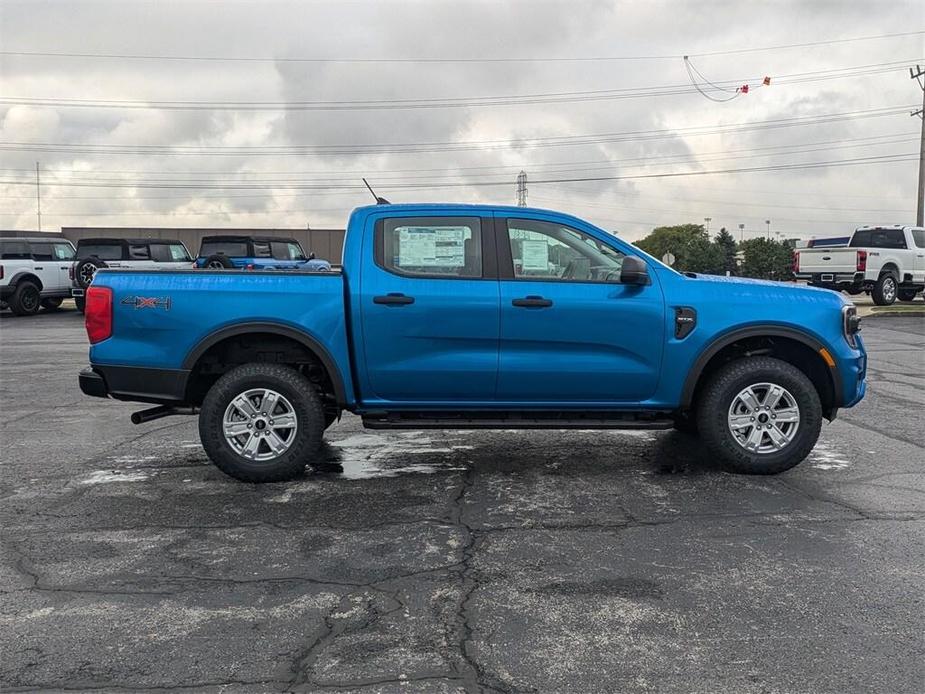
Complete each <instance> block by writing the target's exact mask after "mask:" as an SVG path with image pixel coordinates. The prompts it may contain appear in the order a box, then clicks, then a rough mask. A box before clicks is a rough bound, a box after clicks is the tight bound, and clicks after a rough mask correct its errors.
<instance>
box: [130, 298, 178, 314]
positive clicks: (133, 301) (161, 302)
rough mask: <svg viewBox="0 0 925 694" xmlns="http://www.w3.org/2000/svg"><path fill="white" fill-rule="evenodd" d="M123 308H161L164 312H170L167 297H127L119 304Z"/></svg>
mask: <svg viewBox="0 0 925 694" xmlns="http://www.w3.org/2000/svg"><path fill="white" fill-rule="evenodd" d="M119 303H120V304H122V305H124V306H134V307H135V308H136V309H137V308H163V309H164V310H165V311H169V310H170V297H169V296H127V297H125V298H124V299H122V301H120V302H119Z"/></svg>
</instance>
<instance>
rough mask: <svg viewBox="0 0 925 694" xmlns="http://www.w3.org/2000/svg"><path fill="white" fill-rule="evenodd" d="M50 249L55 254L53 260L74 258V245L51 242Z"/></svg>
mask: <svg viewBox="0 0 925 694" xmlns="http://www.w3.org/2000/svg"><path fill="white" fill-rule="evenodd" d="M52 251H53V252H54V254H55V260H73V259H74V247H73V246H72V245H71V244H69V243H53V244H52Z"/></svg>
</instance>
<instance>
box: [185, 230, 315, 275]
mask: <svg viewBox="0 0 925 694" xmlns="http://www.w3.org/2000/svg"><path fill="white" fill-rule="evenodd" d="M196 267H199V268H208V269H210V270H230V269H233V268H238V269H244V270H298V269H306V270H330V269H331V264H330V263H329V262H328V261H326V260H317V259H315V254H314V253H311V254H309V255H306V254H305V252H304V251H303V250H302V246H301V245H300V244H299V242H298V241H296V240H295V239H289V238H278V237H275V236H205V237H203V239H202V245H201V246H200V248H199V256H198V257H197V258H196Z"/></svg>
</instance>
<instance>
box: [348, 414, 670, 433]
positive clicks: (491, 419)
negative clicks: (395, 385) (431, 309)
mask: <svg viewBox="0 0 925 694" xmlns="http://www.w3.org/2000/svg"><path fill="white" fill-rule="evenodd" d="M674 425H675V422H674V419H672V418H671V417H670V416H669V415H668V413H667V412H575V413H570V412H551V413H543V412H446V413H443V412H376V413H368V414H365V415H363V426H364V427H366V428H367V429H671V428H673V427H674Z"/></svg>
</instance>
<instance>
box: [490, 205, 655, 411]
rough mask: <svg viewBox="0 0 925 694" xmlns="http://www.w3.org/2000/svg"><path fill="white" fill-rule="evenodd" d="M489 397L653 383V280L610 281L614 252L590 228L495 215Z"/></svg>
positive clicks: (651, 389)
mask: <svg viewBox="0 0 925 694" xmlns="http://www.w3.org/2000/svg"><path fill="white" fill-rule="evenodd" d="M497 226H498V230H499V233H498V265H499V268H498V270H499V274H500V275H501V362H500V369H499V374H498V393H497V398H498V400H499V401H502V400H503V401H512V402H518V403H527V404H535V405H543V404H548V405H550V406H554V405H556V404H558V403H568V402H571V403H576V404H577V403H588V404H589V405H592V406H593V405H597V404H599V405H606V404H610V403H636V402H639V401H642V400H645V399H647V398H649V397H651V396H652V395H653V394H654V393H655V390H656V387H657V385H658V378H659V371H660V367H661V358H662V349H663V346H664V341H665V303H664V299H663V297H662V291H661V288H660V287H659V286H658V284H657V283H658V280H657V278H656V277H655V276H654V274H653V275H652V277H651V279H652V284H649V285H648V286H637V285H633V286H628V285H623V284H621V283H620V268H621V267H622V262H623V258H624V257H625V255H624V253H622V252H621V251H619V250H617V248H616V247H615V244H609V243H607V242H606V241H604V240H602V239H601V238H599V237H598V236H596V235H593V234H592V233H591V232H590V230H581V229H577V228H574V227H571V226H569V225H566V224H560V223H558V222H551V221H547V220H544V219H540V218H530V217H525V218H509V219H499V220H498V223H497Z"/></svg>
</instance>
